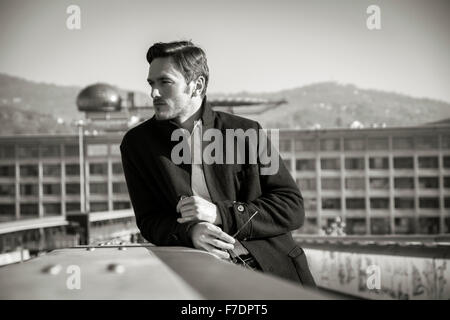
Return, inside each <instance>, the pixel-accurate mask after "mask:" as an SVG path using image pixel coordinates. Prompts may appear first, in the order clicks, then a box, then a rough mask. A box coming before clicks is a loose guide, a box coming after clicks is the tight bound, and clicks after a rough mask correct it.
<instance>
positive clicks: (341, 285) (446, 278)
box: [305, 248, 450, 300]
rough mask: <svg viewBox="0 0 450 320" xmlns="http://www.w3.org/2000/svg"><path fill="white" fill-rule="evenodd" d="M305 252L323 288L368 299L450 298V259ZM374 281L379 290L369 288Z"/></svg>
mask: <svg viewBox="0 0 450 320" xmlns="http://www.w3.org/2000/svg"><path fill="white" fill-rule="evenodd" d="M305 252H306V254H307V257H308V262H309V264H310V267H311V271H312V273H313V276H314V278H315V280H316V282H317V284H318V285H319V286H322V287H324V288H329V289H332V290H336V291H339V292H343V293H346V294H350V295H354V296H359V297H363V298H368V299H396V300H402V299H407V300H410V299H450V265H449V263H448V262H449V261H448V260H442V259H441V260H440V259H432V258H418V257H402V256H388V255H376V254H361V253H351V252H339V251H326V250H316V249H308V248H305ZM371 270H372V271H371ZM373 270H379V274H378V273H375V272H374V271H373ZM374 277H379V278H380V279H374ZM374 280H379V283H380V286H379V287H378V288H377V287H376V286H373V285H372V286H371V285H369V283H376V281H375V282H374Z"/></svg>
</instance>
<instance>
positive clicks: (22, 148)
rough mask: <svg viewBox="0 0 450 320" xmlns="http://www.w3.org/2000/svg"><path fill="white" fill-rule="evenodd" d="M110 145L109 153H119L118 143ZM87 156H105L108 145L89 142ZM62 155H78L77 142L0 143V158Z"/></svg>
mask: <svg viewBox="0 0 450 320" xmlns="http://www.w3.org/2000/svg"><path fill="white" fill-rule="evenodd" d="M109 146H110V148H111V149H110V154H111V155H120V149H119V145H118V144H112V145H109ZM86 154H87V156H107V155H108V145H107V144H89V145H87V149H86ZM63 155H64V157H78V156H79V146H78V145H77V144H67V145H61V144H48V145H41V146H39V145H36V144H23V145H18V146H17V148H16V147H15V146H14V145H1V146H0V159H14V158H16V156H17V158H19V159H36V158H39V157H41V158H59V157H61V156H63Z"/></svg>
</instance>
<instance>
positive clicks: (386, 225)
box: [370, 218, 391, 234]
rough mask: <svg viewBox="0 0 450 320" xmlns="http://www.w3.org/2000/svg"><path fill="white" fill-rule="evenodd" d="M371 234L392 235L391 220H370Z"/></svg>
mask: <svg viewBox="0 0 450 320" xmlns="http://www.w3.org/2000/svg"><path fill="white" fill-rule="evenodd" d="M370 232H371V234H390V233H391V226H390V222H389V218H372V219H370Z"/></svg>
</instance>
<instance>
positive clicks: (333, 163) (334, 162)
mask: <svg viewBox="0 0 450 320" xmlns="http://www.w3.org/2000/svg"><path fill="white" fill-rule="evenodd" d="M320 167H321V168H322V170H339V169H340V168H341V161H340V159H339V158H322V159H320Z"/></svg>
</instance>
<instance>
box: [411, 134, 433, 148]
mask: <svg viewBox="0 0 450 320" xmlns="http://www.w3.org/2000/svg"><path fill="white" fill-rule="evenodd" d="M415 140H416V141H415V142H416V149H422V150H423V149H437V148H438V136H422V137H416V139H415Z"/></svg>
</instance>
